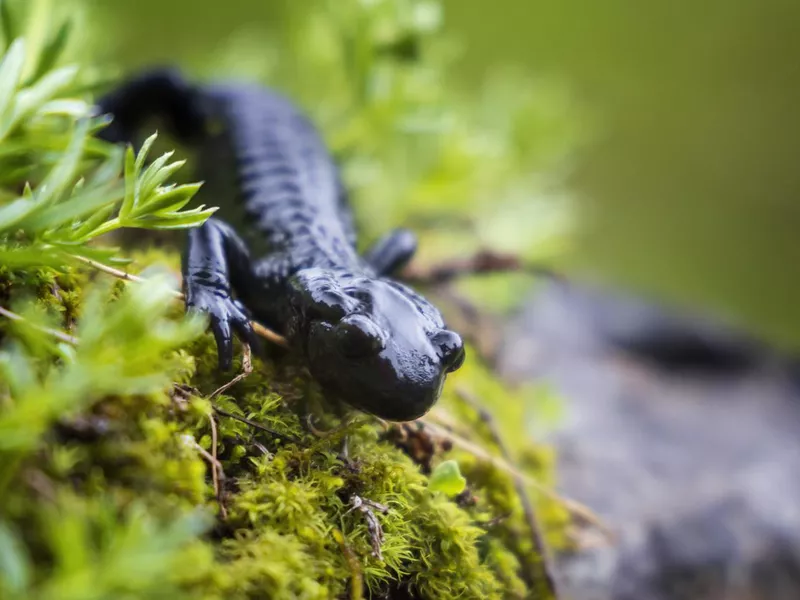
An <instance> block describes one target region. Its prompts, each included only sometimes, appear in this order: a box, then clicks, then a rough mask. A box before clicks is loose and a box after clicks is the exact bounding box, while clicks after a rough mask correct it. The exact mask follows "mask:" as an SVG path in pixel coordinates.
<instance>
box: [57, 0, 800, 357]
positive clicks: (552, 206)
mask: <svg viewBox="0 0 800 600" xmlns="http://www.w3.org/2000/svg"><path fill="white" fill-rule="evenodd" d="M70 2H71V3H72V4H71V6H72V5H78V6H79V7H80V8H81V9H82V14H83V18H84V19H85V20H86V21H87V22H88V23H89V24H90V25H91V27H90V29H89V30H90V32H91V37H92V39H91V40H86V44H85V46H84V48H85V49H86V50H87V51H90V52H91V53H93V54H94V58H95V60H96V61H98V62H102V63H105V64H116V65H119V66H121V68H123V69H126V70H127V69H133V68H135V67H138V66H142V65H148V64H153V63H164V62H172V63H178V64H181V65H184V66H185V67H186V68H187V69H188V70H190V71H193V72H195V73H197V74H198V75H202V76H206V77H217V76H221V75H226V76H241V77H248V78H255V79H259V80H262V81H264V82H267V83H272V84H274V85H276V86H278V87H280V88H281V89H284V90H286V91H287V92H289V93H290V94H291V95H293V96H294V97H296V98H298V99H299V100H300V101H301V102H302V103H304V104H305V105H306V106H307V107H308V108H309V110H311V111H312V112H313V113H314V114H315V116H316V117H317V118H318V119H319V120H320V121H321V122H322V123H323V124H324V128H325V131H326V132H328V133H329V138H331V139H332V144H333V145H334V147H335V148H336V149H337V151H339V152H340V153H342V154H345V155H347V156H349V157H353V160H349V161H348V163H347V164H348V181H349V182H350V183H351V185H352V186H353V187H354V188H355V190H356V194H355V195H356V202H357V204H358V207H359V215H360V216H361V219H362V221H363V222H365V223H367V224H368V229H370V228H371V229H370V235H377V233H379V232H380V231H381V230H384V229H387V228H389V227H391V226H393V225H396V224H397V222H398V221H400V220H402V221H411V222H412V223H411V224H412V225H414V226H417V227H420V228H425V227H429V228H430V229H432V230H437V225H436V224H437V223H439V222H441V220H442V218H444V217H446V216H447V215H448V214H464V215H470V216H471V221H472V225H471V228H467V229H468V231H463V230H462V231H460V232H459V231H458V228H455V229H454V228H453V227H452V223H450V224H448V225H447V227H444V228H443V229H446V230H447V231H443V230H442V228H439V230H438V231H437V233H436V235H433V236H431V238H430V240H429V241H428V242H427V243H426V245H425V249H426V250H425V251H426V252H427V253H428V254H429V255H431V256H433V255H454V254H456V253H458V252H460V251H465V250H466V249H467V248H469V247H470V246H471V245H472V246H474V245H476V244H477V245H491V246H493V247H498V248H500V249H505V250H511V251H517V252H520V253H522V254H524V255H525V256H527V257H528V258H530V259H531V260H542V261H550V262H555V263H557V264H559V265H562V266H565V267H567V268H571V269H573V270H574V272H576V273H580V274H582V275H583V276H586V277H588V278H592V279H600V280H603V281H611V282H614V283H618V284H621V285H626V286H630V287H632V288H633V289H636V290H639V291H641V292H642V293H644V294H649V295H652V296H654V297H657V298H660V299H663V300H665V301H669V302H674V303H676V304H679V305H692V306H702V307H706V308H708V309H709V310H712V311H713V312H715V313H716V314H718V315H722V316H724V317H728V318H730V319H731V320H733V321H734V322H739V323H741V324H742V325H744V326H745V327H746V328H748V329H750V330H752V331H754V332H756V333H758V334H759V335H763V336H765V337H767V338H769V339H771V340H772V341H774V342H775V343H778V344H780V345H783V346H784V347H787V348H790V349H792V350H796V349H797V347H798V346H800V327H798V321H800V319H799V318H798V312H799V311H798V307H800V286H798V285H797V282H796V277H795V273H794V268H795V265H796V264H797V263H798V258H800V250H798V247H800V244H798V242H797V241H796V240H797V237H798V236H797V232H798V225H800V207H798V204H797V192H798V187H799V184H800V181H798V179H800V174H798V173H799V171H798V167H797V165H796V162H797V159H798V155H800V153H798V145H800V135H799V134H800V131H798V129H799V128H798V117H797V111H798V106H800V73H798V71H799V70H800V61H798V57H800V3H798V2H797V1H796V0H752V1H745V0H727V1H726V2H722V1H721V0H706V2H703V3H688V2H681V1H675V0H657V1H655V0H654V1H651V2H646V3H645V2H632V1H625V0H608V1H607V2H602V3H598V2H591V1H584V2H577V1H575V0H560V1H559V2H552V1H548V0H495V1H494V2H491V3H486V2H482V1H479V0H447V1H445V2H444V3H443V10H442V11H440V10H439V9H440V8H441V7H440V6H439V4H438V3H435V2H408V3H406V4H407V6H408V11H409V12H408V14H409V17H408V22H409V23H411V25H410V26H409V28H408V31H401V32H398V31H381V29H380V26H379V25H378V26H376V25H375V23H372V24H371V25H370V26H369V27H368V26H366V25H365V20H369V19H373V18H374V17H373V16H374V15H375V14H379V12H380V10H381V9H380V5H382V4H387V6H388V4H389V3H383V2H381V0H361V1H350V0H341V1H338V2H337V1H333V0H332V1H325V0H303V1H298V0H273V1H257V0H228V1H227V2H224V3H220V2H211V1H206V0H193V1H191V0H171V1H170V0H160V1H156V0H137V2H122V1H117V0H95V1H92V0H70ZM67 4H69V3H67ZM67 4H60V6H67ZM401 4H402V3H401ZM391 5H392V6H394V7H397V6H398V3H391ZM387 10H388V9H387ZM440 12H441V14H440ZM325 15H327V17H325ZM365 15H373V16H365ZM326 18H334V19H340V20H342V21H343V22H346V23H348V24H349V27H350V30H351V32H352V39H351V40H350V42H348V43H346V44H344V45H342V44H341V43H339V42H341V40H339V42H336V41H335V40H332V39H330V38H329V37H326V36H327V35H329V32H328V33H326V29H325V22H326ZM439 25H441V29H440V28H439ZM366 30H369V31H370V32H371V35H377V36H378V37H381V36H383V37H382V38H381V39H385V41H386V43H387V47H388V46H391V50H392V51H393V52H397V53H398V54H400V55H402V54H403V53H405V55H406V56H412V55H413V54H414V52H416V51H418V50H420V49H421V51H424V52H426V53H428V55H429V56H430V55H434V56H436V57H437V60H436V61H434V64H436V65H437V66H438V71H436V70H434V71H433V72H431V71H430V69H428V71H427V72H415V73H414V74H413V76H408V77H406V76H405V75H401V76H400V78H399V79H398V78H397V77H395V78H392V77H386V78H385V79H381V77H382V75H381V72H380V70H379V69H378V70H377V71H375V70H373V71H370V70H369V69H370V68H371V67H370V66H369V65H362V67H363V72H362V73H361V75H362V76H364V85H363V86H362V89H363V90H364V91H363V97H362V98H356V99H354V98H348V99H344V98H339V97H337V93H336V90H337V89H339V87H341V88H342V89H343V88H344V86H339V87H337V85H336V78H337V77H352V76H356V77H358V76H359V74H358V73H359V71H358V69H359V68H360V67H355V75H354V68H353V67H352V65H354V64H355V65H358V56H359V54H358V45H359V32H360V31H366ZM376 32H377V33H376ZM419 40H422V41H421V42H420V43H419V44H417V42H418V41H419ZM337 44H338V45H337ZM348 44H349V45H348ZM342 48H347V49H348V50H347V51H348V52H351V53H352V55H351V56H349V58H348V60H349V63H348V64H350V65H351V67H350V70H349V71H347V69H341V68H340V65H339V66H337V65H338V63H337V62H336V56H337V51H339V50H341V49H342ZM345 71H347V72H346V73H345ZM367 72H369V73H370V76H369V77H367V76H365V75H364V74H365V73H367ZM395 75H396V74H395ZM381 86H384V87H383V88H381ZM381 89H383V91H381ZM321 90H324V93H321V92H320V91H321ZM343 93H344V92H343ZM381 94H383V96H381ZM398 99H399V100H398ZM359 101H361V102H366V103H367V104H369V106H370V109H371V110H370V111H367V112H368V115H369V116H368V117H367V118H366V119H363V118H362V119H361V120H360V122H358V123H355V122H352V121H348V120H347V118H346V116H347V107H348V106H353V104H354V102H355V103H357V102H359ZM400 104H402V105H403V111H404V112H403V115H404V116H403V118H399V117H398V114H399V113H398V110H399V109H398V106H399V105H400ZM415 107H417V108H419V110H416V111H415V110H414V108H415ZM431 107H446V108H447V110H443V111H442V110H432V109H431ZM407 109H408V110H407ZM392 111H394V112H392ZM390 117H391V118H390ZM406 117H408V118H406ZM398 123H402V124H403V127H404V128H405V129H404V131H403V133H402V136H403V143H398V142H397V139H396V137H392V136H397V135H400V134H397V131H396V130H397V124H398ZM390 129H391V130H390ZM425 136H427V137H425ZM390 138H391V139H390ZM421 139H422V141H420V140H421ZM409 206H411V207H415V209H414V210H410V209H408V210H407V209H406V208H405V207H409ZM420 207H421V208H420ZM573 226H576V227H573ZM499 285H500V288H501V289H500V290H499V291H497V293H496V296H497V297H498V298H499V297H501V296H502V297H516V296H518V294H517V293H516V292H518V291H519V290H521V289H522V288H521V287H520V286H521V284H519V285H518V286H517V287H514V285H515V284H509V283H508V282H507V281H506V282H503V283H502V284H499ZM509 286H511V287H509ZM510 291H513V292H514V293H510ZM483 293H484V294H487V295H490V296H491V295H492V293H491V292H485V291H484V292H483Z"/></svg>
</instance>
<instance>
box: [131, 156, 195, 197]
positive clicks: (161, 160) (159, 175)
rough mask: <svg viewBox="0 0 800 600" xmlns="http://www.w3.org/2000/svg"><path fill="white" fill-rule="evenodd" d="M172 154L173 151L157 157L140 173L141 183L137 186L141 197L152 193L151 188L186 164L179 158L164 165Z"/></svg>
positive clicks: (154, 187) (153, 188)
mask: <svg viewBox="0 0 800 600" xmlns="http://www.w3.org/2000/svg"><path fill="white" fill-rule="evenodd" d="M173 154H174V152H167V153H166V154H164V155H163V156H160V157H158V158H157V159H156V160H154V161H153V163H152V164H151V165H150V166H149V167H147V170H146V171H145V172H144V174H143V175H142V179H141V184H140V187H139V190H140V197H141V198H143V199H144V198H147V197H148V196H149V195H150V194H152V193H153V190H155V189H156V188H157V187H158V186H159V185H161V184H162V183H164V182H165V181H166V180H167V179H169V178H170V177H172V175H173V174H174V173H175V172H176V171H177V170H178V169H180V168H181V167H182V166H183V165H184V164H186V161H185V160H179V161H176V162H174V163H172V164H169V165H166V166H165V163H166V162H167V161H168V160H169V159H170V157H171V156H172V155H173Z"/></svg>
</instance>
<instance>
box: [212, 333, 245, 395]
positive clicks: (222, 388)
mask: <svg viewBox="0 0 800 600" xmlns="http://www.w3.org/2000/svg"><path fill="white" fill-rule="evenodd" d="M252 357H253V353H252V352H251V351H250V346H249V345H248V344H243V348H242V372H241V373H239V374H238V375H237V376H236V377H234V378H233V379H231V380H230V381H229V382H228V383H226V384H225V385H221V386H220V387H218V388H217V389H216V390H214V391H213V392H211V395H210V396H209V397H208V399H209V400H211V399H212V398H214V397H215V396H219V395H220V394H221V393H222V392H224V391H225V390H227V389H228V388H230V387H231V386H234V385H236V384H237V383H239V382H240V381H241V380H242V379H244V378H245V377H247V376H248V375H250V373H252V372H253V360H252Z"/></svg>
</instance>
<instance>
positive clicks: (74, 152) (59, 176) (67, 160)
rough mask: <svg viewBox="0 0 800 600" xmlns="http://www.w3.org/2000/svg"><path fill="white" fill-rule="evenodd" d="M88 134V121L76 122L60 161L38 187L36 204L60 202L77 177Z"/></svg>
mask: <svg viewBox="0 0 800 600" xmlns="http://www.w3.org/2000/svg"><path fill="white" fill-rule="evenodd" d="M88 132H89V120H88V119H82V120H80V121H78V123H77V125H76V126H75V131H74V133H73V134H72V139H71V140H70V143H69V146H67V149H66V150H65V151H64V154H63V156H62V157H61V160H59V161H58V163H57V164H56V166H55V168H53V170H52V171H50V173H49V174H48V175H47V177H46V178H45V180H44V181H43V182H42V184H41V185H40V186H39V193H38V194H37V196H36V200H37V202H39V203H41V204H42V205H43V206H49V205H52V204H56V203H57V202H58V201H59V200H60V198H61V195H62V194H63V192H64V190H65V189H66V187H67V186H68V185H69V184H70V183H71V182H72V180H73V179H75V177H76V175H77V170H78V166H79V165H80V161H81V157H82V156H83V146H84V143H85V141H86V136H87V134H88Z"/></svg>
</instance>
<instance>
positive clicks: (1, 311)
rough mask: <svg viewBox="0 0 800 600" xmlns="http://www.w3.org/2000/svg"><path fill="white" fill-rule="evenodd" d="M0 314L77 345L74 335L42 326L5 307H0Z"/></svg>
mask: <svg viewBox="0 0 800 600" xmlns="http://www.w3.org/2000/svg"><path fill="white" fill-rule="evenodd" d="M0 315H3V316H4V317H5V318H7V319H10V320H11V321H17V322H19V323H27V324H28V325H30V326H31V327H33V328H34V329H37V330H39V331H41V332H42V333H46V334H48V335H52V336H53V337H55V338H56V339H59V340H61V341H62V342H66V343H67V344H70V345H72V346H77V345H78V338H76V337H75V336H73V335H69V334H67V333H64V332H63V331H59V330H58V329H51V328H50V327H43V326H42V325H36V324H35V323H31V322H30V321H26V320H25V318H24V317H23V316H21V315H18V314H17V313H15V312H11V311H10V310H8V309H6V308H3V307H0Z"/></svg>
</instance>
